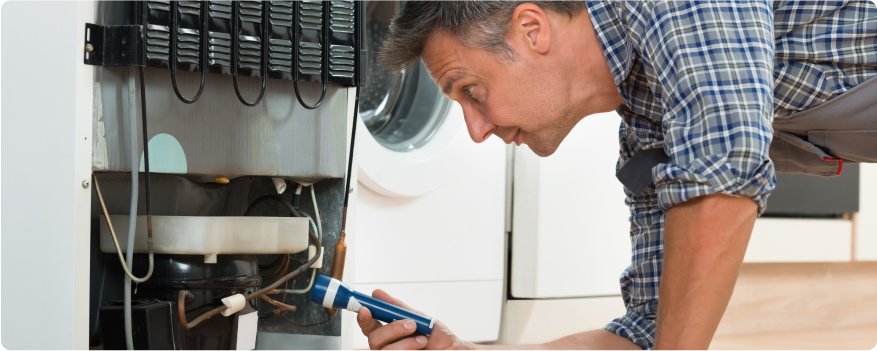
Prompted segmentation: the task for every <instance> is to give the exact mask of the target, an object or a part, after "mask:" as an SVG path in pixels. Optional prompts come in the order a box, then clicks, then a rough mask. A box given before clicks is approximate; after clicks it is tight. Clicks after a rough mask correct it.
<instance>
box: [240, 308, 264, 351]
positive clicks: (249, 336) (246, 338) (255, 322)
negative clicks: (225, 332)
mask: <svg viewBox="0 0 877 351" xmlns="http://www.w3.org/2000/svg"><path fill="white" fill-rule="evenodd" d="M258 328H259V313H258V312H250V313H247V314H245V315H241V316H238V337H237V345H236V347H235V349H236V350H252V349H255V348H256V332H257V331H258Z"/></svg>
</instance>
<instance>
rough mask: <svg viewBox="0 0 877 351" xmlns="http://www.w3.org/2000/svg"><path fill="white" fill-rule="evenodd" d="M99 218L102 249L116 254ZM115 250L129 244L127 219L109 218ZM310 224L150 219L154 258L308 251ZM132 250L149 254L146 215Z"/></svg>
mask: <svg viewBox="0 0 877 351" xmlns="http://www.w3.org/2000/svg"><path fill="white" fill-rule="evenodd" d="M105 218H106V217H104V216H103V215H101V216H100V218H99V220H100V249H101V251H103V252H106V253H115V252H116V245H115V244H114V243H113V236H112V234H111V233H110V229H109V226H107V221H106V219H105ZM110 219H111V220H112V221H113V228H115V230H116V238H117V239H118V240H119V247H120V248H121V249H122V252H123V253H124V252H125V250H126V248H127V244H128V226H127V225H125V224H126V223H128V216H127V215H112V216H110ZM308 223H309V222H308V220H307V219H306V218H303V217H219V216H212V217H195V216H152V238H153V240H154V243H153V248H154V250H155V253H156V254H179V255H211V254H213V255H215V254H270V253H289V254H292V253H297V252H302V251H304V250H307V248H308ZM136 228H137V232H136V233H135V234H134V252H135V253H147V252H148V251H147V250H148V246H147V243H146V237H147V233H146V216H137V227H136Z"/></svg>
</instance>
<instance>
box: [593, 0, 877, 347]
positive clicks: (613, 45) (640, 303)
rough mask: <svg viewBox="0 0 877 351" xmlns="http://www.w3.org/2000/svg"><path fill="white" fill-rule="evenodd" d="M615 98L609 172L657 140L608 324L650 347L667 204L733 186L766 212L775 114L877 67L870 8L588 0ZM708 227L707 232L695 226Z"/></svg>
mask: <svg viewBox="0 0 877 351" xmlns="http://www.w3.org/2000/svg"><path fill="white" fill-rule="evenodd" d="M587 8H588V13H589V15H590V16H591V21H592V23H593V25H594V29H595V32H596V34H597V38H598V40H599V41H600V44H601V45H602V47H603V51H604V52H605V55H606V60H607V62H608V64H609V68H610V70H611V71H612V74H613V76H614V77H615V83H616V85H617V86H618V90H619V92H620V93H621V97H622V99H623V100H624V104H623V105H622V106H621V107H620V108H619V110H618V113H619V114H620V115H621V117H622V119H623V121H622V123H621V128H620V133H619V134H620V135H619V137H620V146H621V150H620V158H619V161H618V168H620V167H621V166H623V165H624V163H625V162H626V161H627V160H629V159H630V158H631V157H632V156H633V155H634V154H635V153H636V152H637V151H639V150H643V149H651V148H657V147H663V148H664V150H665V152H666V153H667V155H668V156H669V158H670V160H669V162H668V163H666V164H660V165H658V166H656V167H655V168H654V169H653V170H652V176H653V180H654V183H653V184H652V185H650V186H649V187H648V188H647V189H646V190H645V191H643V192H642V193H640V194H633V193H631V192H630V191H628V190H626V189H625V192H626V195H627V199H626V203H627V204H628V205H629V207H630V213H631V217H630V221H631V231H630V235H631V243H632V246H633V248H632V253H631V254H632V257H631V266H630V267H629V268H628V269H627V270H626V271H625V272H624V274H623V275H622V277H621V292H622V297H623V298H624V302H625V304H626V307H627V313H626V314H625V315H624V316H622V317H620V318H617V319H615V320H614V321H613V322H611V323H609V324H608V325H607V326H606V327H604V328H605V329H606V330H609V331H611V332H614V333H616V334H618V335H620V336H624V337H627V338H629V339H630V340H632V341H633V342H634V343H636V344H637V345H639V346H640V347H642V348H644V349H647V348H651V346H652V345H653V343H654V337H655V335H654V333H655V319H656V315H657V312H658V286H659V281H660V277H661V266H662V262H663V238H664V211H666V210H667V209H668V208H670V207H672V206H674V205H677V204H681V203H683V202H686V201H688V200H690V199H692V198H695V197H698V196H702V195H709V194H731V195H738V196H746V197H749V198H751V199H753V200H754V201H755V202H756V203H757V204H758V207H759V213H761V212H763V211H764V207H765V202H766V200H767V196H768V194H769V193H770V191H771V190H772V189H773V188H774V185H775V184H776V178H775V175H774V167H773V164H772V163H771V160H770V158H769V157H768V148H769V146H770V142H771V139H772V138H773V128H772V127H771V123H772V121H773V118H774V116H786V115H789V114H792V113H795V112H797V111H802V110H806V109H809V108H811V107H814V106H816V105H819V104H821V103H823V102H826V101H828V100H831V99H832V98H834V97H836V96H838V95H840V94H842V93H844V92H845V91H847V90H849V89H851V88H852V87H854V86H856V85H858V84H859V83H862V82H864V81H865V80H867V79H868V78H870V77H872V76H874V75H875V74H877V7H875V5H874V4H872V3H870V2H868V1H862V0H860V1H857V2H838V3H834V2H832V3H823V2H818V3H816V2H812V1H783V2H780V1H777V2H766V1H760V2H754V1H753V2H750V1H745V2H719V1H707V2H683V1H642V2H622V1H609V2H596V1H590V2H588V4H587ZM704 234H705V235H706V234H708V233H704Z"/></svg>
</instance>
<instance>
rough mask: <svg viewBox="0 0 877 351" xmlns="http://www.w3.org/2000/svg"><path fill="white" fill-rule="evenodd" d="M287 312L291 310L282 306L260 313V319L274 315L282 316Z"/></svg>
mask: <svg viewBox="0 0 877 351" xmlns="http://www.w3.org/2000/svg"><path fill="white" fill-rule="evenodd" d="M286 312H289V311H287V310H284V309H282V308H278V309H276V310H273V311H271V312H265V313H262V314H260V315H259V319H265V318H272V317H277V316H282V315H284V314H286Z"/></svg>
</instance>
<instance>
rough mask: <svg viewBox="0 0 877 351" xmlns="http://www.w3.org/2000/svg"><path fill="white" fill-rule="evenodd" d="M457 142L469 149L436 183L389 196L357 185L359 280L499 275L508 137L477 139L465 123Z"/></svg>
mask: <svg viewBox="0 0 877 351" xmlns="http://www.w3.org/2000/svg"><path fill="white" fill-rule="evenodd" d="M454 143H465V144H467V145H465V147H466V148H467V149H468V150H467V151H468V152H466V153H464V154H462V155H461V157H459V158H458V159H457V162H456V163H455V164H454V165H452V167H453V172H450V175H449V177H448V178H447V179H444V181H445V184H444V185H441V186H440V187H438V188H437V189H436V190H434V191H431V192H429V193H426V194H423V195H421V196H414V197H387V196H384V195H381V194H378V193H377V192H375V191H373V190H372V189H370V188H369V187H365V186H360V187H359V188H358V189H359V194H358V206H359V208H358V211H359V213H358V215H357V222H356V227H357V235H358V238H357V246H358V254H357V258H356V266H357V276H356V282H357V283H358V284H364V283H384V282H435V281H471V280H502V271H503V260H504V259H505V258H504V257H505V255H504V253H503V240H504V238H503V230H504V221H503V218H504V203H505V187H504V179H505V145H504V144H503V143H502V142H501V141H500V140H499V139H496V138H493V139H491V140H488V141H486V142H484V143H483V144H478V145H477V144H475V143H473V142H472V140H471V139H469V136H468V134H467V133H466V129H465V128H460V129H459V133H458V135H457V138H456V140H454ZM361 171H362V169H361ZM392 171H393V170H387V172H392Z"/></svg>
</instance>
